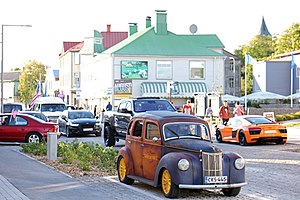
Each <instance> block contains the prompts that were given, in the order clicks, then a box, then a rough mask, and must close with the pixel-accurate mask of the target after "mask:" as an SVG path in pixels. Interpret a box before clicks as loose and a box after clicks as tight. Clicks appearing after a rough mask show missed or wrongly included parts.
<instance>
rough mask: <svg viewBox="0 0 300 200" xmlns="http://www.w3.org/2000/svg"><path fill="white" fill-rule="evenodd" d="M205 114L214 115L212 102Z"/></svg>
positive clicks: (207, 115)
mask: <svg viewBox="0 0 300 200" xmlns="http://www.w3.org/2000/svg"><path fill="white" fill-rule="evenodd" d="M205 116H206V117H212V116H213V110H212V108H211V105H210V104H209V105H208V107H207V108H206V112H205Z"/></svg>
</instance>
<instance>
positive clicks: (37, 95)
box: [29, 82, 42, 110]
mask: <svg viewBox="0 0 300 200" xmlns="http://www.w3.org/2000/svg"><path fill="white" fill-rule="evenodd" d="M40 88H41V84H40V82H39V83H38V85H37V87H36V90H35V93H34V96H33V98H32V100H31V103H30V104H29V110H32V108H33V105H34V102H35V101H36V99H37V98H39V97H40V96H41V95H42V94H41V89H40Z"/></svg>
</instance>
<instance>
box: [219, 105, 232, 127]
mask: <svg viewBox="0 0 300 200" xmlns="http://www.w3.org/2000/svg"><path fill="white" fill-rule="evenodd" d="M219 117H220V118H221V120H222V124H223V125H225V126H226V125H227V122H228V120H229V118H230V107H229V106H228V102H227V100H224V102H223V105H222V106H221V107H220V110H219Z"/></svg>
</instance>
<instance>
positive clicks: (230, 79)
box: [228, 78, 234, 88]
mask: <svg viewBox="0 0 300 200" xmlns="http://www.w3.org/2000/svg"><path fill="white" fill-rule="evenodd" d="M228 84H229V87H230V88H233V85H234V79H233V78H229V83H228Z"/></svg>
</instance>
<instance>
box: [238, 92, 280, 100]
mask: <svg viewBox="0 0 300 200" xmlns="http://www.w3.org/2000/svg"><path fill="white" fill-rule="evenodd" d="M241 98H242V99H245V96H243V97H241ZM266 99H274V100H277V99H286V97H285V96H283V95H280V94H276V93H273V92H254V93H252V94H249V95H247V100H266Z"/></svg>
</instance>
